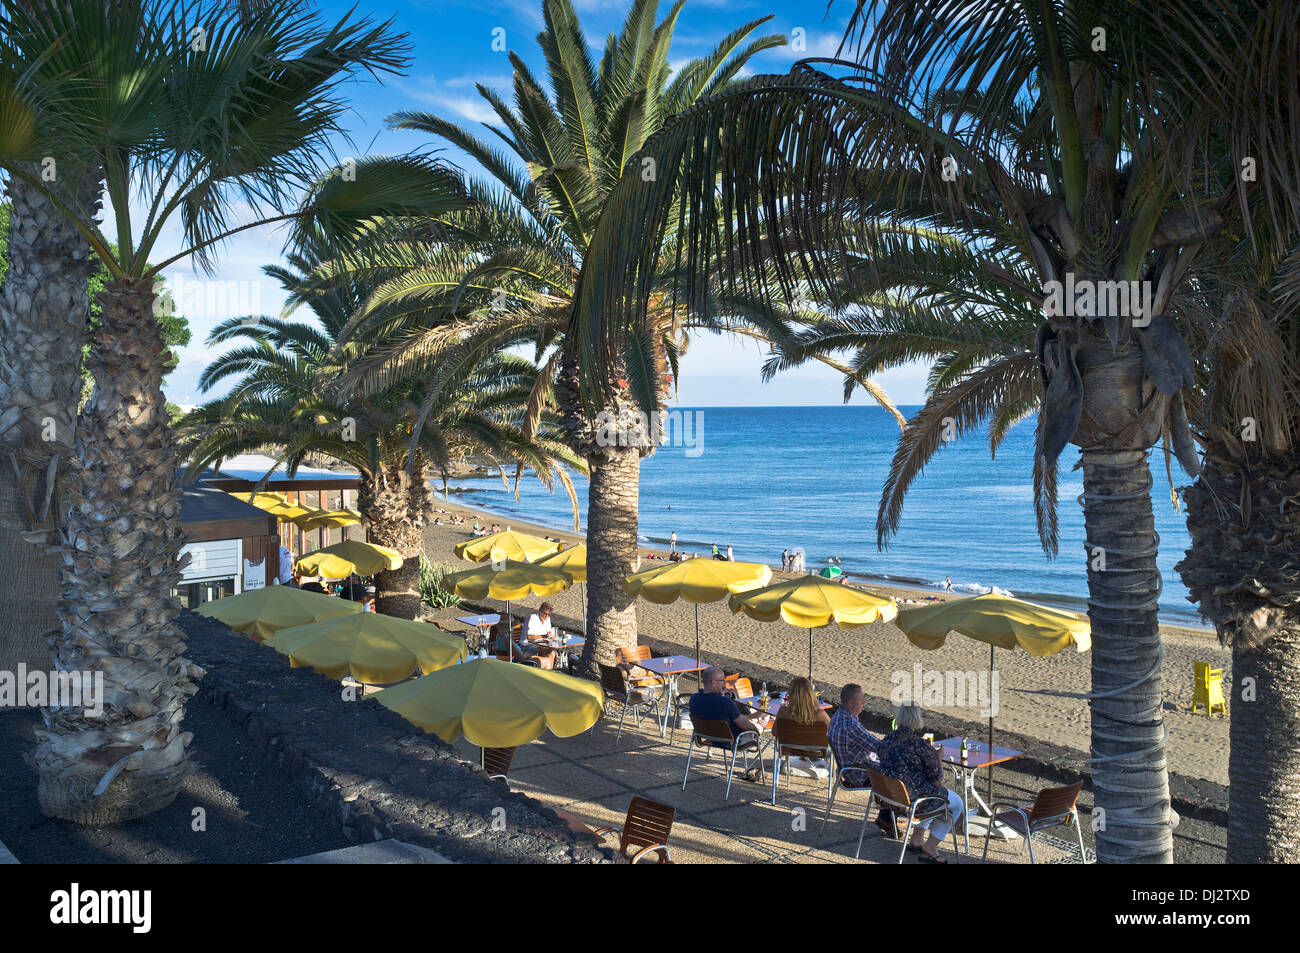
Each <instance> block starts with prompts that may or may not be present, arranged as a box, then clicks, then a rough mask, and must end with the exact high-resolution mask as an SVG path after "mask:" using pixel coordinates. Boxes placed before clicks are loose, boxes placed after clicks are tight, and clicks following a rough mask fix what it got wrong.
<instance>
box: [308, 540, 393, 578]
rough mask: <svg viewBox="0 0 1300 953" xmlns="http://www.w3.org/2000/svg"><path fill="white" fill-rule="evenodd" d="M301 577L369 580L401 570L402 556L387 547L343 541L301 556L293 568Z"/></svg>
mask: <svg viewBox="0 0 1300 953" xmlns="http://www.w3.org/2000/svg"><path fill="white" fill-rule="evenodd" d="M293 565H294V568H295V569H297V570H298V571H299V572H302V573H309V574H311V575H313V576H324V577H325V578H326V579H344V578H346V577H348V576H350V575H352V574H353V573H356V574H357V575H359V576H373V575H374V574H375V573H377V572H388V571H390V570H393V569H401V568H402V554H401V553H399V552H398V551H397V550H395V549H389V548H388V547H387V546H376V545H375V544H374V543H363V542H362V541H361V540H359V539H345V540H343V542H341V543H335V544H334V545H333V546H326V547H325V548H324V549H318V550H316V552H314V553H308V554H307V555H306V556H301V557H299V558H298V560H297V561H296V562H295V563H294V564H293Z"/></svg>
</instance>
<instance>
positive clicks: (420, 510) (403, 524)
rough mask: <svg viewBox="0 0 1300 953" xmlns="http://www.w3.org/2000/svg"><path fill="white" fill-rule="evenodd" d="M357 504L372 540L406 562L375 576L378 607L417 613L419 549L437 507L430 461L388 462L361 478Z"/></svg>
mask: <svg viewBox="0 0 1300 953" xmlns="http://www.w3.org/2000/svg"><path fill="white" fill-rule="evenodd" d="M357 505H358V507H359V508H360V511H361V514H362V516H363V517H365V519H366V522H367V524H368V529H367V533H368V536H369V539H370V542H372V543H375V544H376V545H379V546H387V547H388V548H389V549H395V550H397V551H398V552H399V553H401V554H402V560H403V562H402V566H401V568H400V569H395V570H392V571H390V572H381V573H379V574H378V575H377V576H375V610H376V611H377V612H382V613H384V614H385V615H391V616H396V617H397V618H400V619H414V618H417V617H418V616H419V614H420V612H421V603H420V554H421V553H422V552H423V549H424V540H423V531H424V527H425V525H426V524H427V523H428V521H429V519H430V516H431V515H432V513H433V495H432V493H431V491H430V489H429V481H428V473H427V466H426V464H425V463H424V462H423V460H419V461H417V463H416V466H415V468H414V469H413V472H412V473H411V474H409V475H408V474H407V472H406V470H405V468H404V467H401V466H397V465H392V466H388V467H384V468H382V469H380V470H378V471H376V472H375V473H373V474H369V475H366V476H365V477H363V479H362V480H361V487H360V490H359V492H358V494H357Z"/></svg>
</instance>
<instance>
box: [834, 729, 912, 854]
mask: <svg viewBox="0 0 1300 953" xmlns="http://www.w3.org/2000/svg"><path fill="white" fill-rule="evenodd" d="M831 754H832V755H834V757H835V760H834V761H832V762H831V764H832V767H833V768H834V770H833V771H831V777H832V778H833V779H834V784H833V785H832V786H831V799H830V800H829V801H827V802H826V813H825V814H824V815H823V816H822V826H821V830H819V831H818V832H817V836H819V837H820V836H822V835H823V834H825V833H826V822H827V821H828V820H829V819H830V816H831V811H832V810H834V809H835V796H836V795H837V794H839V793H840V788H844V789H845V790H846V791H866V792H867V803H866V806H865V807H863V809H862V830H861V831H859V832H858V849H857V850H856V851H854V852H853V859H854V860H857V859H858V858H859V857H861V856H862V839H863V838H864V837H866V836H867V818H868V817H870V816H871V778H870V776H869V775H868V776H867V781H866V783H865V784H863V783H861V779H860V778H858V777H857V776H858V775H865V774H866V772H867V771H868V770H870V769H871V767H872V765H870V764H853V763H850V764H843V763H841V762H840V758H839V755H836V754H835V747H834V746H833V745H832V746H831ZM849 771H852V772H854V774H853V775H852V776H850V777H848V778H845V774H846V773H847V772H849ZM890 823H891V824H892V823H893V821H890Z"/></svg>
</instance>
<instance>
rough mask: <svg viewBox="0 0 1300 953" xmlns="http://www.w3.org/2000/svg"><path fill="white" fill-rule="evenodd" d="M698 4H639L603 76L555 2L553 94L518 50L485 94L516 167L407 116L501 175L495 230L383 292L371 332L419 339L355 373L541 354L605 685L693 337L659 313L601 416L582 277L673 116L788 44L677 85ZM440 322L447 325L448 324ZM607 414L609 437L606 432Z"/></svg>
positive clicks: (464, 136)
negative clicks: (673, 397) (578, 513)
mask: <svg viewBox="0 0 1300 953" xmlns="http://www.w3.org/2000/svg"><path fill="white" fill-rule="evenodd" d="M683 2H684V0H678V2H677V3H675V4H674V5H673V7H672V8H671V9H670V10H669V12H668V13H667V15H666V16H665V18H664V19H663V20H662V21H661V22H659V23H658V24H656V22H655V21H656V15H657V10H658V4H657V2H656V0H636V2H634V3H633V5H632V8H631V10H630V11H629V13H628V15H627V19H626V20H625V22H624V24H623V28H622V30H621V32H620V33H619V34H617V35H611V36H610V37H609V38H608V40H607V42H606V44H605V49H604V53H603V55H602V56H601V57H600V59H599V61H598V62H597V61H596V60H595V59H594V58H593V56H592V54H591V52H590V50H589V49H588V46H587V41H586V38H585V36H584V34H583V32H582V29H581V26H580V24H579V22H578V17H577V14H576V13H575V12H574V10H573V6H572V4H571V3H570V2H569V0H545V2H544V3H543V6H542V10H543V15H544V17H545V21H546V29H545V30H544V31H543V32H542V33H541V34H539V36H538V42H539V44H540V45H541V48H542V52H543V54H544V56H545V58H546V64H547V76H546V78H545V84H544V83H543V81H540V80H539V79H537V78H536V77H535V76H534V75H533V73H532V71H531V70H530V69H529V68H528V66H527V65H526V64H525V63H524V61H523V60H522V59H521V58H520V57H519V56H518V55H517V54H516V53H514V52H512V53H511V54H510V62H511V65H512V66H513V68H514V88H513V102H512V103H508V102H507V101H506V99H505V97H503V96H502V95H501V94H498V93H497V92H495V91H493V90H489V89H487V88H485V87H482V86H480V87H479V93H480V95H482V96H483V98H484V99H485V100H486V102H487V103H488V104H489V105H490V107H491V108H492V110H493V112H494V113H495V114H496V117H497V120H498V122H497V123H490V124H487V125H488V129H489V130H490V131H491V132H492V133H493V135H494V136H495V137H497V138H499V139H500V140H501V141H502V142H504V143H505V146H506V151H504V152H503V151H502V150H501V149H500V148H499V144H497V145H493V144H491V142H492V141H491V140H489V141H485V140H484V139H482V138H480V137H479V136H477V135H475V134H474V133H473V132H471V131H469V130H467V129H464V128H462V127H461V126H459V125H457V124H455V123H453V122H451V121H449V120H446V119H443V118H440V117H438V116H435V115H431V114H428V113H423V112H402V113H398V114H397V115H396V116H394V117H393V119H392V120H391V121H392V122H393V124H394V125H396V126H397V127H398V128H402V129H409V130H418V131H422V132H426V133H429V134H430V135H432V136H434V137H436V138H437V139H438V140H440V141H441V142H442V143H445V144H449V145H452V146H455V147H457V148H459V149H461V150H463V151H464V152H466V153H467V154H468V155H469V156H470V157H471V158H473V159H474V160H475V161H476V162H478V163H479V164H480V165H481V166H482V167H483V168H484V169H485V170H486V171H487V172H488V174H489V176H490V177H491V184H490V185H488V184H484V183H476V184H475V185H474V186H473V190H474V194H475V195H476V196H477V197H478V198H479V199H480V205H481V207H482V208H484V209H487V210H488V212H487V214H486V218H485V219H484V220H483V221H482V223H481V227H479V228H476V229H471V228H467V230H466V233H465V234H464V235H461V236H460V237H459V240H457V241H455V242H450V243H448V244H447V245H446V246H445V247H443V248H440V249H434V250H432V251H431V252H430V251H429V250H425V249H417V250H415V251H413V252H412V254H415V255H418V256H422V257H421V259H420V260H419V261H417V262H415V263H413V267H411V268H410V269H409V270H408V271H407V272H406V273H405V274H402V275H400V276H398V277H395V278H394V279H393V280H392V281H391V282H389V283H387V284H386V285H382V286H380V288H379V289H378V290H377V291H376V293H375V295H374V296H373V297H372V299H371V300H370V301H369V302H367V305H366V307H365V309H363V313H362V314H361V315H359V316H358V321H357V326H358V327H364V326H366V324H367V323H375V322H378V323H385V322H387V323H388V324H389V325H390V326H392V325H394V324H395V325H398V326H403V327H405V328H406V329H407V330H408V332H409V333H408V339H407V340H406V341H405V342H402V343H400V344H398V345H397V346H391V347H386V348H384V349H383V350H382V351H380V352H378V353H376V355H374V359H373V360H369V361H364V362H362V364H361V365H359V366H358V367H357V368H356V369H355V370H354V374H353V376H352V377H351V378H350V380H351V381H355V382H357V383H358V384H359V386H361V387H363V388H365V389H369V388H376V387H383V386H386V384H387V380H388V377H387V375H390V374H397V375H406V374H409V373H411V371H412V369H413V368H420V369H421V371H420V372H421V373H425V374H433V373H441V371H437V370H436V368H439V367H447V366H454V365H455V364H457V363H458V362H460V361H462V360H472V359H474V358H473V357H472V355H473V354H474V353H475V351H476V350H479V349H483V348H486V349H501V348H509V347H514V346H520V345H527V344H529V343H531V344H532V346H533V347H534V348H535V349H536V350H537V353H538V357H539V363H540V364H541V366H542V367H543V370H544V373H543V375H542V377H541V378H540V379H539V382H538V388H537V391H536V393H535V394H534V395H533V397H532V399H531V400H530V401H529V420H530V421H532V420H534V419H535V418H536V415H537V414H538V413H540V411H541V409H542V408H543V407H548V406H554V407H557V408H558V409H559V410H560V412H561V413H562V414H563V415H564V419H565V427H566V428H567V440H568V442H569V444H570V446H572V447H573V448H574V450H575V451H577V453H578V454H579V455H580V456H581V457H583V458H584V459H585V460H586V462H587V468H588V473H589V475H590V488H589V492H588V505H587V540H588V547H589V549H588V552H589V557H590V558H589V565H590V567H591V570H590V572H589V576H588V582H587V591H588V596H589V611H588V620H589V621H588V626H589V631H588V639H587V644H586V647H585V649H584V652H583V656H582V661H581V664H582V665H583V666H584V667H585V668H586V669H587V670H588V671H594V668H595V663H597V662H612V661H613V659H614V655H615V652H616V650H617V649H618V648H621V647H629V646H633V645H635V644H636V640H637V632H636V612H635V607H634V603H633V600H632V599H631V598H630V597H629V596H628V595H627V594H626V593H625V592H624V591H623V587H622V581H623V579H624V578H625V577H626V576H627V575H629V574H630V573H632V572H634V571H635V568H636V565H637V542H636V541H637V497H638V485H639V474H640V461H641V458H642V457H643V456H644V455H645V454H648V453H650V452H652V451H653V449H654V448H655V446H656V445H657V433H656V428H655V427H654V425H653V422H652V420H651V419H650V418H648V414H649V413H650V412H653V411H658V410H659V408H660V407H661V406H662V404H663V403H664V402H665V400H666V399H667V396H668V387H667V383H666V376H667V374H668V373H669V369H670V368H674V367H675V366H676V360H677V355H678V353H679V352H680V349H681V348H682V346H683V344H684V338H683V334H684V333H685V331H686V330H687V326H686V323H685V322H684V321H683V320H681V319H670V318H669V317H668V313H667V312H668V309H667V308H666V307H664V308H660V309H658V313H662V314H663V315H664V317H665V319H664V320H663V321H661V322H659V323H658V324H657V325H656V326H655V327H654V329H653V330H652V331H649V332H647V333H646V334H645V335H644V336H643V337H642V338H640V339H638V340H637V341H635V342H632V343H631V344H630V345H629V347H627V348H626V349H624V351H623V352H622V353H621V354H620V355H619V361H618V366H617V367H616V368H614V369H612V370H611V372H610V375H609V377H610V380H609V384H610V385H611V388H612V389H613V392H612V393H611V394H610V395H608V396H607V399H606V400H605V401H604V402H603V404H602V405H601V406H600V407H599V408H597V409H596V411H593V412H592V413H591V414H586V413H583V412H582V405H583V404H584V403H586V402H587V396H586V395H584V394H583V393H582V391H581V388H580V387H579V381H578V378H577V375H576V373H575V370H574V369H575V368H576V366H577V358H576V355H575V353H574V348H575V346H576V345H577V342H571V341H568V340H566V338H565V337H564V335H563V333H562V331H563V328H564V327H565V326H566V325H567V322H568V317H569V311H570V306H571V302H572V299H573V294H574V289H575V287H576V285H577V281H578V275H579V273H580V271H581V269H582V267H583V262H584V259H585V256H586V255H587V254H588V252H589V246H590V243H591V237H592V234H593V231H594V229H595V226H596V222H597V220H598V219H599V216H600V212H601V209H602V207H603V205H604V202H605V199H606V197H607V196H608V195H609V194H610V192H611V190H612V189H614V188H615V186H616V185H617V183H618V182H619V181H620V180H621V179H622V178H624V177H627V176H632V177H634V178H640V177H641V176H642V175H648V176H653V175H654V174H655V173H654V170H653V169H652V168H650V167H649V166H642V165H636V164H630V160H631V158H632V156H633V155H634V154H635V153H636V151H637V149H639V148H640V146H641V144H642V143H643V142H644V141H645V140H646V138H647V137H648V136H650V135H652V134H653V133H654V132H655V131H657V130H658V129H659V128H660V127H661V126H662V125H663V123H664V121H665V119H666V117H668V116H669V115H671V114H673V113H676V112H679V111H681V110H683V109H687V108H689V107H690V106H691V105H692V104H693V103H695V102H697V101H699V100H700V99H701V98H704V97H707V96H709V95H710V94H712V93H714V92H716V91H717V90H720V89H723V88H725V87H726V86H727V85H728V84H729V83H730V82H731V81H732V80H733V79H734V78H735V77H736V76H737V75H738V74H739V72H740V71H741V70H742V69H743V68H744V66H745V64H746V63H747V62H748V61H749V60H750V58H751V57H753V56H754V55H755V54H756V53H758V52H760V51H762V50H765V49H769V48H771V47H774V46H778V45H781V44H783V43H784V42H785V39H784V37H781V36H776V35H768V36H761V37H758V38H756V39H753V40H750V37H751V35H752V34H754V32H755V31H756V30H757V29H758V28H759V27H760V26H761V25H762V24H763V23H765V22H767V20H769V19H771V18H770V17H764V18H763V19H760V20H755V21H753V22H750V23H746V24H744V25H743V26H741V27H739V28H737V29H736V30H734V31H732V32H731V33H729V34H728V35H727V36H725V37H724V38H723V39H722V41H721V42H720V43H719V44H718V45H717V47H716V48H715V49H714V50H713V52H712V53H710V54H709V55H707V56H704V57H701V58H699V59H695V60H691V61H689V62H688V63H686V64H685V65H683V66H682V67H681V68H679V69H678V70H677V71H676V73H674V72H673V71H672V69H671V67H670V66H669V65H668V56H669V49H670V45H671V43H672V39H673V33H674V29H675V27H676V24H677V19H678V16H679V14H680V12H681V9H682V5H683ZM667 275H668V269H665V271H664V272H663V273H661V274H659V275H657V276H656V279H655V282H654V284H655V291H654V294H655V297H656V301H658V302H662V303H665V304H666V302H667V300H668V298H669V296H670V294H671V281H670V280H669V279H668V277H667ZM435 303H436V304H437V307H436V308H431V306H432V305H434V304H435ZM737 307H739V305H738V306H737ZM410 312H418V313H419V314H421V315H423V316H424V321H425V324H424V325H423V326H420V325H418V324H414V325H413V324H412V323H411V322H410V321H409V320H406V319H407V317H408V316H409V313H410ZM438 313H441V315H442V317H441V318H439V319H435V320H431V317H430V316H431V315H436V314H438ZM404 321H405V323H403V322H404ZM620 382H622V383H620ZM632 382H644V384H645V386H644V387H642V388H641V390H642V392H643V393H644V394H648V395H650V396H649V397H648V398H647V399H643V400H641V401H636V400H633V399H632V398H631V388H633V387H634V386H636V385H635V384H634V383H632ZM597 413H599V414H600V417H599V419H600V420H601V421H602V422H603V426H601V427H597V426H593V425H592V422H591V421H592V420H593V419H595V418H596V417H597ZM530 426H531V423H530Z"/></svg>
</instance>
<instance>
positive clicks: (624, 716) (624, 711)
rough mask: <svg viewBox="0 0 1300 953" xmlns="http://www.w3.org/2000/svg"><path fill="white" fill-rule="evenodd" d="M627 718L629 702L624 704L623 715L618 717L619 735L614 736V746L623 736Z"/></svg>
mask: <svg viewBox="0 0 1300 953" xmlns="http://www.w3.org/2000/svg"><path fill="white" fill-rule="evenodd" d="M626 717H627V702H624V703H623V714H621V715H619V716H618V733H617V734H615V735H614V744H618V739H619V738H621V737H622V736H623V719H624V718H626Z"/></svg>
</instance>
